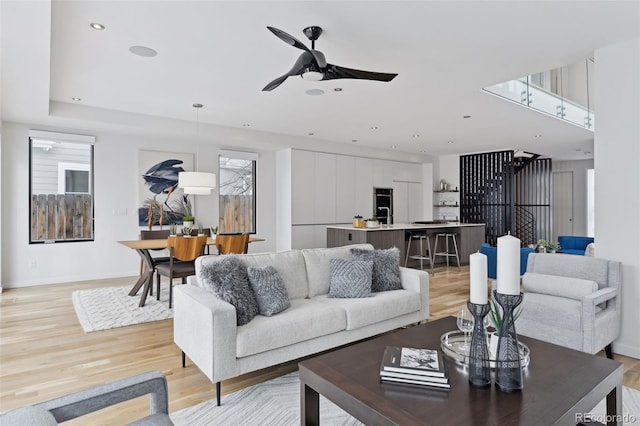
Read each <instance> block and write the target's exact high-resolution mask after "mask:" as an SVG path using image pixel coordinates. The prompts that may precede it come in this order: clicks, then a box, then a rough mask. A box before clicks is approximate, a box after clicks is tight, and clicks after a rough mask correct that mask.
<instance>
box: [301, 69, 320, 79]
mask: <svg viewBox="0 0 640 426" xmlns="http://www.w3.org/2000/svg"><path fill="white" fill-rule="evenodd" d="M301 77H302V78H303V79H305V80H307V81H320V80H322V79H323V78H324V74H322V73H321V72H318V71H305V72H303V73H302V75H301Z"/></svg>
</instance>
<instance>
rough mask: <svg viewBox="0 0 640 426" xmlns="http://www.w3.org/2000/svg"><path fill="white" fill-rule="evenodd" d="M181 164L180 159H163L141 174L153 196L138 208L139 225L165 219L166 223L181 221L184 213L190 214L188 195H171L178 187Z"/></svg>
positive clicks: (154, 223)
mask: <svg viewBox="0 0 640 426" xmlns="http://www.w3.org/2000/svg"><path fill="white" fill-rule="evenodd" d="M181 164H183V161H182V160H177V159H168V160H164V161H161V162H159V163H156V164H154V165H153V166H151V167H150V168H149V170H147V171H146V172H144V173H143V174H142V179H143V180H144V184H145V186H147V187H148V189H149V191H150V192H151V193H152V194H153V197H152V198H149V199H147V200H146V201H145V203H146V204H145V205H144V206H142V207H140V208H139V209H138V221H139V224H140V225H145V224H147V225H149V227H151V226H152V225H156V224H161V223H166V221H165V219H166V220H167V221H168V223H175V222H179V221H181V220H182V216H184V215H185V214H190V210H191V202H190V200H189V196H188V195H185V194H182V193H180V195H179V196H178V197H172V194H174V193H175V192H176V190H177V188H178V173H180V172H184V171H185V170H184V168H183V167H182V166H181ZM176 195H177V194H176ZM159 198H160V199H159ZM154 211H155V212H154Z"/></svg>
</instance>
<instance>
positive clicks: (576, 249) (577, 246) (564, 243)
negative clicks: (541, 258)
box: [558, 235, 593, 256]
mask: <svg viewBox="0 0 640 426" xmlns="http://www.w3.org/2000/svg"><path fill="white" fill-rule="evenodd" d="M592 242H593V238H592V237H578V236H575V235H559V236H558V243H559V244H560V253H565V254H578V255H582V256H584V252H585V250H586V249H587V246H588V245H589V244H591V243H592Z"/></svg>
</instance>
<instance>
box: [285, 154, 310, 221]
mask: <svg viewBox="0 0 640 426" xmlns="http://www.w3.org/2000/svg"><path fill="white" fill-rule="evenodd" d="M315 181H316V153H315V152H310V151H300V150H295V149H294V150H293V151H292V152H291V221H292V223H293V224H294V225H298V224H312V223H314V221H315V207H316V206H315V202H313V200H314V191H315Z"/></svg>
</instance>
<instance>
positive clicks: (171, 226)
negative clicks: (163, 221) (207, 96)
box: [169, 223, 178, 236]
mask: <svg viewBox="0 0 640 426" xmlns="http://www.w3.org/2000/svg"><path fill="white" fill-rule="evenodd" d="M177 234H178V227H177V226H176V224H175V223H170V224H169V235H171V236H176V235H177Z"/></svg>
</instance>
